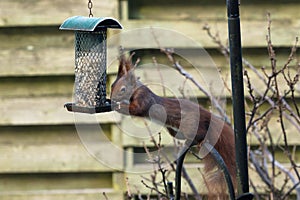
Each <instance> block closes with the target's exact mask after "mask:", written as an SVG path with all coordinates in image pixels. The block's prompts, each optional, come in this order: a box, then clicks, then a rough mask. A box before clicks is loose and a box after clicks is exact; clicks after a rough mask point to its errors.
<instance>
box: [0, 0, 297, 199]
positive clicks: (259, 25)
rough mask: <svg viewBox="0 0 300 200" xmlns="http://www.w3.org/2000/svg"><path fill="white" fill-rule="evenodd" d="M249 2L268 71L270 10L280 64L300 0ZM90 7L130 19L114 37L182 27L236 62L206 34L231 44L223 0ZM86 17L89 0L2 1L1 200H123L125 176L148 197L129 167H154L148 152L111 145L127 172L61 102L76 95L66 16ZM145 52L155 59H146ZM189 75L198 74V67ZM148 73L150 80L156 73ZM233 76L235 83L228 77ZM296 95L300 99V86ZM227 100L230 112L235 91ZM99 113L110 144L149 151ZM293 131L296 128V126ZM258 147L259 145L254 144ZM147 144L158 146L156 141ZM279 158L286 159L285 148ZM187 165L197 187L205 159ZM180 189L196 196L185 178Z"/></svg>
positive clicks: (245, 32) (249, 28)
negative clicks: (86, 137)
mask: <svg viewBox="0 0 300 200" xmlns="http://www.w3.org/2000/svg"><path fill="white" fill-rule="evenodd" d="M241 5H242V6H241V29H242V46H243V56H244V57H245V58H246V59H248V61H250V62H251V63H252V64H253V65H254V66H255V67H257V68H258V69H259V68H261V67H262V66H264V67H266V68H268V67H270V61H269V59H268V52H267V42H266V35H267V26H268V22H267V12H269V13H271V19H272V41H273V44H274V46H275V47H276V55H277V58H278V65H283V64H284V63H285V62H286V59H287V57H288V55H289V53H290V48H291V46H292V45H293V44H294V43H295V38H296V36H299V31H300V12H299V10H300V2H299V1H298V0H273V1H269V0H268V1H260V0H242V1H241ZM92 12H93V15H94V16H95V17H104V16H108V17H114V18H116V19H118V20H119V21H120V23H121V24H122V25H123V27H124V29H123V30H109V32H108V37H110V36H112V35H114V34H116V33H119V32H120V31H121V32H122V31H129V30H132V29H135V28H143V27H150V26H153V27H161V28H166V29H171V30H175V31H178V32H180V33H182V34H184V35H186V36H187V37H190V38H192V39H193V40H195V41H197V42H199V43H200V44H202V45H203V47H204V48H205V50H206V51H207V52H208V53H209V54H210V56H211V57H212V58H213V60H214V62H215V63H216V66H217V67H219V68H220V70H221V71H222V72H221V73H222V74H223V75H225V77H226V76H227V77H228V75H229V64H228V60H227V59H226V58H225V57H224V56H223V55H222V54H221V53H220V51H219V50H218V45H217V44H215V43H214V42H213V41H212V39H211V38H210V37H209V36H208V35H207V32H206V31H205V30H203V26H205V25H208V26H209V27H210V28H211V31H212V32H214V33H217V34H218V36H219V38H220V40H221V42H222V43H223V44H224V45H226V44H227V39H228V36H227V18H226V5H225V1H221V0H215V1H211V0H197V1H196V0H192V1H180V0H175V1H174V0H172V1H171V0H164V1H158V0H152V1H149V0H138V1H135V0H101V1H100V0H93V8H92ZM88 14H89V10H88V7H87V1H83V0H64V1H61V0H30V1H29V0H6V1H5V0H1V1H0V110H1V116H0V199H3V200H10V199H13V200H25V199H39V200H40V199H45V200H50V199H51V200H52V199H53V200H54V199H55V200H59V199H64V200H71V199H72V200H73V199H85V200H88V199H91V200H92V199H93V200H94V199H105V196H104V195H103V194H102V193H103V192H105V193H106V195H107V196H108V198H109V199H116V200H117V199H122V198H124V194H125V192H126V191H127V187H126V181H125V180H126V178H128V182H129V183H130V184H131V190H132V192H133V193H141V194H149V193H150V190H149V189H148V188H146V187H145V186H144V185H142V184H141V175H140V174H138V173H136V174H135V173H127V172H126V170H127V169H129V170H130V171H134V169H135V168H136V169H138V168H139V167H144V166H145V165H147V161H146V159H147V158H146V157H145V158H141V157H139V158H134V157H131V156H128V155H126V153H125V154H117V153H116V152H112V151H113V150H110V149H109V147H108V146H106V145H103V152H106V156H107V157H108V158H110V157H111V156H112V155H113V156H114V158H113V160H114V161H115V162H116V163H115V165H116V166H119V167H120V168H121V169H124V170H115V169H112V168H111V167H109V166H106V165H103V164H101V163H100V162H98V161H97V160H96V159H95V158H94V157H92V156H91V155H90V154H89V153H88V152H87V151H86V149H85V148H84V146H83V145H82V143H81V142H80V140H79V137H78V135H77V132H76V128H75V126H74V116H73V114H72V113H70V112H67V111H66V110H65V109H64V107H63V105H64V103H66V102H70V101H71V100H72V95H73V83H74V34H73V32H71V31H59V30H58V28H59V26H60V24H61V23H62V22H63V21H64V20H65V19H67V18H68V17H71V16H75V15H82V16H88ZM176 45H177V44H176V41H174V47H176ZM178 45H179V46H177V48H178V49H183V50H190V51H191V52H192V49H191V47H190V46H184V45H182V44H178ZM108 46H109V51H110V49H111V51H117V50H118V47H119V44H118V43H117V42H116V43H113V44H109V45H108ZM138 46H141V45H140V44H139V45H138ZM124 48H126V49H129V50H130V49H131V48H134V47H131V46H125V47H124ZM153 48H157V47H153ZM138 54H139V55H140V57H143V56H144V57H145V58H144V59H149V60H151V58H152V56H156V57H157V58H159V59H161V60H160V61H159V62H161V63H167V62H168V60H167V58H166V57H165V56H164V55H161V54H160V52H159V50H144V51H142V50H141V51H139V52H138ZM147 54H149V55H151V57H150V58H149V57H148V58H146V55H147ZM281 58H282V59H281ZM195 59H197V58H195ZM142 61H143V59H142ZM116 69H117V65H116V63H115V65H113V66H112V67H111V68H110V69H109V71H108V85H111V83H112V82H113V80H114V79H115V76H116V72H117V71H116ZM187 70H189V68H187ZM189 72H190V73H191V74H192V73H193V69H190V71H189ZM148 73H150V75H148V76H147V77H148V78H150V79H151V71H150V72H148ZM168 78H170V79H172V77H168ZM166 79H167V78H166ZM225 81H226V82H228V84H230V78H228V79H226V80H225ZM255 81H256V80H255V78H254V80H253V82H255ZM175 82H176V80H175ZM176 87H179V85H178V86H176ZM299 87H300V86H299V84H298V85H297V87H296V89H298V90H299ZM108 93H109V90H108ZM198 94H199V96H198V97H197V98H198V99H199V101H200V102H203V105H204V106H206V107H209V105H210V104H209V100H208V99H207V97H205V96H204V95H203V94H201V93H198ZM296 94H297V95H298V96H297V100H299V98H298V97H299V92H298V93H296ZM227 98H228V100H227V103H228V107H227V110H228V115H229V116H230V115H231V109H232V108H231V101H230V96H227ZM298 103H299V101H298ZM98 119H99V123H101V127H102V129H103V131H104V132H105V134H106V135H107V136H108V138H109V139H110V140H111V142H113V143H115V144H116V145H118V146H120V148H123V149H126V150H127V151H129V152H137V153H138V152H141V151H144V147H143V143H141V142H140V141H137V140H135V139H134V138H132V137H130V136H128V135H124V134H122V131H121V129H120V128H119V127H122V124H123V123H126V121H125V122H124V121H121V120H120V118H115V117H113V114H112V113H106V114H101V115H99V117H98ZM277 125H278V124H276V121H275V122H274V126H273V127H272V129H273V130H275V132H276V129H277V130H278V128H279V125H278V126H277ZM291 131H293V132H298V130H297V129H295V128H291ZM165 135H167V134H165ZM289 141H290V144H291V148H292V147H293V148H294V149H295V151H294V153H295V154H294V156H295V160H296V162H298V163H299V162H300V161H299V159H298V158H299V153H300V152H299V150H298V149H299V148H297V147H298V146H299V145H300V136H299V134H295V135H293V137H289ZM164 142H165V143H166V144H170V143H172V138H171V137H170V136H169V135H168V136H165V141H164ZM250 144H251V145H252V146H253V147H255V146H257V142H255V141H254V142H253V143H250ZM146 145H148V146H149V147H151V146H153V145H152V144H151V142H149V141H148V142H146ZM170 148H172V147H170ZM275 153H277V152H275ZM277 158H278V159H279V160H280V161H282V162H283V163H284V162H285V161H286V156H285V155H284V154H283V153H282V152H281V151H278V153H277ZM186 162H187V165H186V167H187V169H188V172H189V173H190V176H191V177H193V180H194V181H195V185H199V184H198V182H199V180H198V177H201V175H200V173H199V171H198V169H197V168H198V167H195V163H197V162H198V161H195V160H192V159H187V161H186ZM249 173H250V177H251V178H252V182H254V183H257V185H258V186H259V184H260V182H259V181H260V178H259V177H258V176H257V175H256V174H255V173H254V172H253V171H251V170H250V172H249ZM144 175H145V174H144ZM145 176H146V175H145ZM198 188H200V187H199V186H198ZM182 190H183V191H186V192H190V189H189V187H188V186H187V185H186V184H184V185H183V189H182Z"/></svg>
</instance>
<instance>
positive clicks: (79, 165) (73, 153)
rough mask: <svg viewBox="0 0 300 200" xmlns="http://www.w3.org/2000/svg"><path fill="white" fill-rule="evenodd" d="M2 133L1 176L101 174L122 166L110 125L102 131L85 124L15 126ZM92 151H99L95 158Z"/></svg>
mask: <svg viewBox="0 0 300 200" xmlns="http://www.w3.org/2000/svg"><path fill="white" fill-rule="evenodd" d="M83 129H84V130H85V131H83ZM0 130H1V138H0V153H1V155H2V156H1V158H0V163H1V165H0V173H20V172H26V173H33V172H84V171H91V172H92V171H95V172H101V171H115V170H116V168H119V169H121V168H122V166H123V155H122V154H120V153H119V150H118V149H117V148H112V146H115V145H114V144H113V143H114V141H111V140H112V133H111V132H110V130H111V129H110V125H102V126H101V130H102V131H101V132H100V131H99V130H98V129H95V127H94V125H84V124H82V125H79V124H78V125H77V128H75V126H20V127H18V126H17V127H15V126H12V127H0ZM78 134H79V135H80V136H81V137H80V138H79V137H78ZM82 134H85V135H84V136H83V135H82ZM91 141H94V142H91ZM91 149H92V152H93V153H94V152H98V153H97V155H96V157H94V156H95V155H91V154H90V152H91ZM106 149H110V153H109V154H106V153H104V152H105V150H106ZM108 160H109V162H108ZM20 163H22V164H20Z"/></svg>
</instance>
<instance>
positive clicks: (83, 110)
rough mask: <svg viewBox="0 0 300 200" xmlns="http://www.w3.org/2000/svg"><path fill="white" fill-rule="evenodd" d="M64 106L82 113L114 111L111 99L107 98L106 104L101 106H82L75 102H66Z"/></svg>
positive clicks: (71, 110)
mask: <svg viewBox="0 0 300 200" xmlns="http://www.w3.org/2000/svg"><path fill="white" fill-rule="evenodd" d="M64 107H65V108H67V110H68V111H70V112H80V113H89V114H95V113H103V112H110V111H112V110H111V104H110V100H107V101H106V103H105V105H104V106H99V107H82V106H77V105H76V104H75V103H66V104H65V105H64Z"/></svg>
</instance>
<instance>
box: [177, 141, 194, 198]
mask: <svg viewBox="0 0 300 200" xmlns="http://www.w3.org/2000/svg"><path fill="white" fill-rule="evenodd" d="M189 149H190V147H187V146H183V148H182V149H181V151H180V152H179V158H178V159H177V160H176V174H175V200H180V195H181V172H182V165H183V161H184V158H185V155H186V153H187V152H188V150H189Z"/></svg>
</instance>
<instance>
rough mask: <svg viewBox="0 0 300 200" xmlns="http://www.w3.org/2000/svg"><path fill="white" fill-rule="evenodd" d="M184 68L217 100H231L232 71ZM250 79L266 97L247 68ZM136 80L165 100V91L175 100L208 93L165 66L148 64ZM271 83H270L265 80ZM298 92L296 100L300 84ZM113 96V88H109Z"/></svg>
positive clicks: (260, 82)
mask: <svg viewBox="0 0 300 200" xmlns="http://www.w3.org/2000/svg"><path fill="white" fill-rule="evenodd" d="M182 66H183V67H184V69H185V72H187V73H188V74H190V75H191V76H192V77H193V78H194V79H195V80H196V81H197V82H198V83H199V85H201V87H203V88H204V89H205V90H206V91H208V92H209V93H211V94H213V95H214V96H215V97H218V96H221V97H226V96H228V97H229V96H230V95H231V94H230V92H229V91H228V89H227V88H226V87H229V89H230V90H231V78H230V71H229V67H227V68H225V67H224V68H219V67H217V66H212V65H210V66H203V65H202V66H191V64H190V63H184V62H182ZM247 72H248V75H249V77H250V81H251V85H252V87H253V88H255V90H256V91H258V92H259V93H262V94H263V92H264V91H265V90H266V85H265V83H264V81H263V80H261V78H260V77H259V76H258V75H257V74H256V72H254V71H252V70H251V69H248V68H247ZM258 72H259V74H260V75H261V76H262V77H264V78H265V75H264V74H263V71H262V70H260V69H258ZM265 72H266V73H268V74H269V75H270V74H271V69H265ZM290 73H291V76H292V77H294V76H295V75H296V74H297V73H298V72H297V70H296V69H293V68H291V70H290ZM135 75H136V77H139V78H140V81H141V82H142V83H143V84H145V85H147V86H148V87H150V88H151V89H152V90H153V91H154V92H155V93H156V94H158V95H160V96H163V95H164V91H165V93H166V96H175V97H178V98H182V96H183V94H182V89H183V88H184V90H183V92H184V94H185V95H186V97H195V96H196V97H204V93H203V92H201V91H200V90H199V89H198V87H196V86H195V84H194V83H192V82H191V81H186V78H185V77H184V76H183V75H181V74H180V73H179V72H178V71H177V70H175V69H174V68H172V67H171V66H166V65H164V64H162V65H161V66H158V67H157V66H155V65H154V64H152V63H144V64H142V65H140V66H138V67H137V68H136V69H135ZM115 79H116V76H110V77H109V84H108V85H111V84H112V83H113V82H114V81H115ZM265 81H266V82H267V79H266V78H265ZM278 84H279V86H280V87H279V90H280V92H281V94H284V91H287V90H288V89H289V86H288V84H287V83H286V81H285V79H284V77H283V76H278ZM244 85H245V87H244V88H245V96H249V92H248V88H247V84H246V83H245V84H244ZM295 89H296V90H297V92H295V96H299V95H300V93H299V92H298V91H300V83H297V84H296V86H295ZM108 91H109V92H110V88H108Z"/></svg>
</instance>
